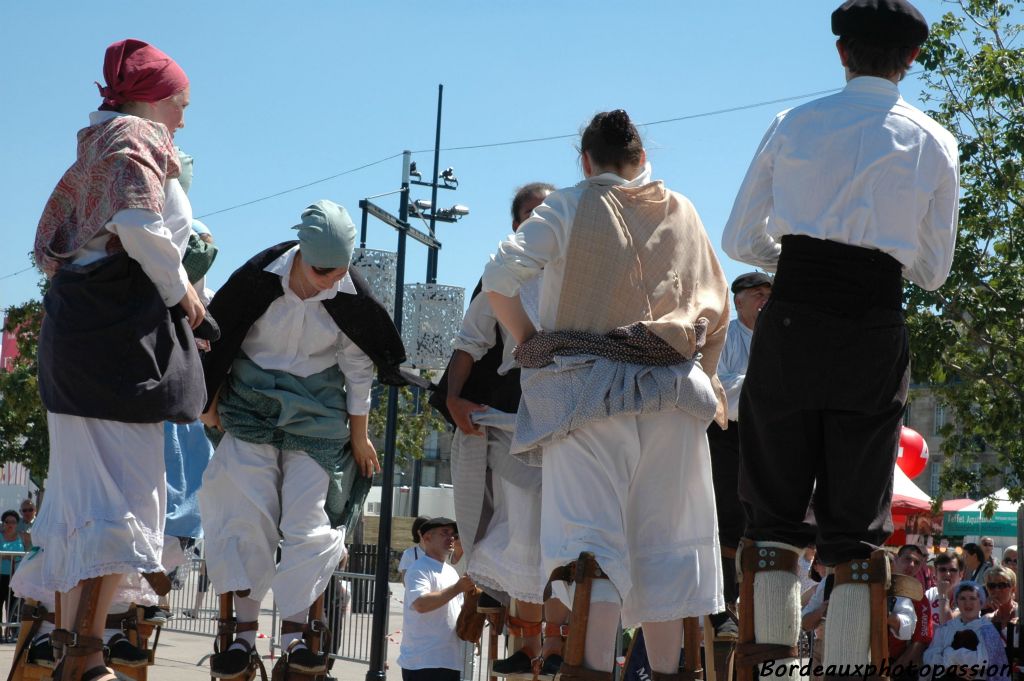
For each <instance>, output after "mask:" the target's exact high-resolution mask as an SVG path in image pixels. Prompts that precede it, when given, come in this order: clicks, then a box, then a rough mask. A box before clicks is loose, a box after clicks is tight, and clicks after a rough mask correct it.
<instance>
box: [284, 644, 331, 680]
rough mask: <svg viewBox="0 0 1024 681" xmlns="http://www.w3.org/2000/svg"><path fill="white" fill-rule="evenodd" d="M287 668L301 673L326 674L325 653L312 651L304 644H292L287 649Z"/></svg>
mask: <svg viewBox="0 0 1024 681" xmlns="http://www.w3.org/2000/svg"><path fill="white" fill-rule="evenodd" d="M288 668H289V669H294V670H295V671H297V672H302V673H303V674H326V673H327V655H325V654H324V653H313V651H312V650H310V649H309V648H307V647H306V646H305V645H296V646H292V648H291V650H290V651H288Z"/></svg>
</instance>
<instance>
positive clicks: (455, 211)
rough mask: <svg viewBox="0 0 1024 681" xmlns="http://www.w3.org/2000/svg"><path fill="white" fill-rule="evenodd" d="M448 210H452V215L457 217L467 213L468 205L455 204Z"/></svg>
mask: <svg viewBox="0 0 1024 681" xmlns="http://www.w3.org/2000/svg"><path fill="white" fill-rule="evenodd" d="M449 210H450V211H451V212H452V215H458V216H459V217H462V216H464V215H469V207H468V206H463V205H462V204H461V203H457V204H455V205H454V206H452V207H451V208H450V209H449Z"/></svg>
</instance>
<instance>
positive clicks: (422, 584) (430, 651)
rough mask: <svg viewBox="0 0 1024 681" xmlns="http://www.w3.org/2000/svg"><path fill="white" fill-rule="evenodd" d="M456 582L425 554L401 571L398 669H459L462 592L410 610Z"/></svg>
mask: <svg viewBox="0 0 1024 681" xmlns="http://www.w3.org/2000/svg"><path fill="white" fill-rule="evenodd" d="M478 297H479V296H478ZM458 581H459V573H458V572H456V570H455V568H454V567H452V566H451V565H449V564H448V563H442V562H440V561H437V560H434V559H433V558H431V557H430V556H428V555H427V554H425V553H421V554H420V557H419V559H418V560H416V562H414V563H413V564H412V565H411V566H410V567H409V570H408V571H407V572H406V573H405V604H404V606H403V612H404V614H403V617H402V645H401V649H400V652H399V655H398V666H400V667H401V668H402V669H436V668H441V669H459V670H461V669H462V662H463V652H462V650H463V649H462V641H460V640H459V638H458V636H456V635H455V622H456V621H457V620H458V618H459V611H460V610H462V594H459V595H458V596H456V597H455V598H453V599H451V600H450V601H448V602H447V603H445V604H444V605H442V606H441V607H440V608H437V609H436V610H431V611H430V612H416V611H415V610H413V609H412V604H413V603H415V602H416V599H417V598H419V597H420V596H425V595H427V594H431V593H437V592H438V591H443V590H444V589H447V588H448V587H450V586H452V585H453V584H455V583H456V582H458Z"/></svg>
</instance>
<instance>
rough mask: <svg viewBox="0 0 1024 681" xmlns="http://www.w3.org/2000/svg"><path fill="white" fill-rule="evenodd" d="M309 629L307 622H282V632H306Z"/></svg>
mask: <svg viewBox="0 0 1024 681" xmlns="http://www.w3.org/2000/svg"><path fill="white" fill-rule="evenodd" d="M307 629H308V626H307V623H306V622H292V621H291V620H284V621H282V622H281V633H282V634H305V633H306V631H307Z"/></svg>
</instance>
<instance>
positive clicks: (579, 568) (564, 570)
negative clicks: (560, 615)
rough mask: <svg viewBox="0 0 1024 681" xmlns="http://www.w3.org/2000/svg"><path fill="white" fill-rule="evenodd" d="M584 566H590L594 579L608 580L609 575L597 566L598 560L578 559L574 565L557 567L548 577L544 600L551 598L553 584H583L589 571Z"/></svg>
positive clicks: (591, 575)
mask: <svg viewBox="0 0 1024 681" xmlns="http://www.w3.org/2000/svg"><path fill="white" fill-rule="evenodd" d="M584 565H588V566H590V568H589V571H590V575H589V576H590V577H591V578H592V579H608V575H606V574H605V572H604V570H602V569H601V566H600V565H598V564H597V561H596V560H593V559H591V560H590V561H586V562H585V561H583V560H582V558H581V559H577V560H576V562H574V563H569V564H568V565H563V566H561V567H556V568H555V569H554V570H552V571H551V576H550V577H548V583H547V585H546V586H545V587H544V600H545V601H547V600H548V599H550V598H551V582H566V583H568V584H572V583H574V582H575V583H577V584H579V583H580V582H582V581H583V578H584V577H585V576H586V575H585V571H586V570H587V568H585V567H583V566H584Z"/></svg>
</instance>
